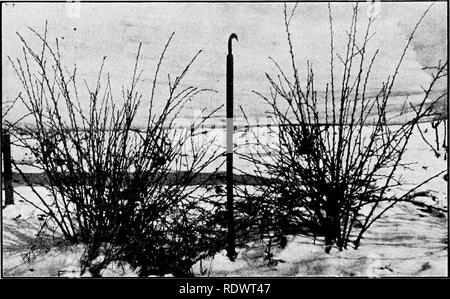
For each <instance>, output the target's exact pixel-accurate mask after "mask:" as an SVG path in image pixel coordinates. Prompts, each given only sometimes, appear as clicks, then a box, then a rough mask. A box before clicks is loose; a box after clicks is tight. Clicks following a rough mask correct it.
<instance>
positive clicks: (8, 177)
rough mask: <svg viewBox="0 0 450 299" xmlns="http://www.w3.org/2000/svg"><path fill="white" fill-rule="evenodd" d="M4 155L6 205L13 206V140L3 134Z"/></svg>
mask: <svg viewBox="0 0 450 299" xmlns="http://www.w3.org/2000/svg"><path fill="white" fill-rule="evenodd" d="M2 154H3V184H4V187H5V205H13V204H14V193H13V187H12V167H11V138H10V135H9V134H3V133H2Z"/></svg>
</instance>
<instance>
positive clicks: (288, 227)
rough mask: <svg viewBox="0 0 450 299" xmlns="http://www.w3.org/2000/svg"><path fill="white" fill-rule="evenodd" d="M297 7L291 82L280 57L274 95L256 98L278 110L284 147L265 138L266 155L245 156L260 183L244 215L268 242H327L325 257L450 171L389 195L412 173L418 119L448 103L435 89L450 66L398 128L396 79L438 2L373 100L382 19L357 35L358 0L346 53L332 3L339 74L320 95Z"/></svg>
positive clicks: (356, 240) (356, 241) (440, 69)
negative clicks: (303, 64)
mask: <svg viewBox="0 0 450 299" xmlns="http://www.w3.org/2000/svg"><path fill="white" fill-rule="evenodd" d="M296 8H297V4H296V5H295V7H294V8H293V9H292V10H291V11H290V10H289V9H288V8H287V6H286V5H285V9H284V20H285V31H286V34H287V42H288V46H289V55H290V62H291V69H290V71H289V72H290V73H291V76H289V74H288V72H287V71H286V70H283V69H282V68H281V67H280V66H279V64H278V63H277V62H276V61H275V60H273V62H274V65H275V67H276V68H277V69H278V74H276V75H274V76H272V75H269V74H266V76H267V79H268V81H269V85H270V95H269V96H266V95H263V94H261V93H259V92H256V93H257V94H258V95H259V96H261V97H262V98H263V99H264V100H265V102H266V103H268V104H269V105H270V107H271V111H270V112H269V113H270V116H271V118H272V119H273V120H275V123H276V124H277V125H278V126H277V128H272V129H271V131H272V135H273V136H274V139H275V140H276V142H275V143H268V142H264V141H262V140H260V137H259V136H258V135H257V134H255V135H254V138H255V140H256V144H257V146H258V147H257V148H258V152H257V153H245V152H241V157H242V158H244V159H246V160H247V161H250V162H252V163H253V164H254V165H255V169H256V170H255V174H254V175H255V176H256V178H257V181H259V186H258V185H256V186H254V187H253V189H252V191H250V189H248V188H247V189H243V190H240V191H241V192H243V193H242V196H243V197H244V198H245V200H253V202H254V204H255V206H254V207H253V210H252V212H250V210H249V209H243V210H241V211H242V213H243V214H244V215H248V214H249V213H253V214H254V215H255V216H254V218H252V219H253V220H254V221H253V223H252V224H253V226H254V227H257V228H258V231H259V232H260V233H261V236H262V237H263V238H267V237H268V236H270V237H271V238H272V237H276V236H284V235H286V234H302V235H306V236H311V237H313V238H316V237H323V238H324V241H325V250H326V252H329V251H330V250H331V248H332V246H333V245H336V246H337V248H339V250H342V249H343V248H347V247H348V246H349V244H353V245H354V248H358V246H359V245H360V242H361V239H362V238H363V236H364V233H365V232H366V231H367V230H368V229H369V228H370V227H371V226H372V224H373V223H375V222H376V221H377V220H378V219H380V217H381V216H383V215H384V214H385V213H386V212H387V211H388V210H389V209H391V208H392V207H394V205H395V204H397V203H399V202H401V201H410V200H412V198H414V196H415V191H416V190H417V189H418V188H420V187H421V186H423V185H424V184H426V183H427V182H428V181H430V180H431V179H433V178H435V177H437V176H439V175H440V174H442V172H441V173H438V174H435V175H432V176H431V177H430V178H429V179H427V180H425V181H424V182H422V183H421V184H419V185H417V186H413V187H408V188H409V189H408V191H406V192H405V193H403V194H401V195H398V196H394V195H392V194H390V193H389V191H390V190H391V189H392V188H395V187H398V186H401V185H402V181H401V180H400V179H399V177H398V173H399V170H401V169H402V168H407V167H408V165H407V164H406V163H405V162H404V161H403V156H404V153H405V151H406V150H407V145H408V142H409V141H410V139H411V136H412V134H413V131H414V130H416V129H417V127H418V124H419V122H422V121H426V120H430V119H432V117H433V116H434V112H433V107H434V105H435V103H437V102H438V101H439V100H442V99H444V100H445V98H446V97H447V92H446V91H444V92H443V93H442V94H438V95H436V94H434V93H433V86H434V85H435V83H436V82H437V81H439V80H446V77H447V65H448V64H447V62H445V63H439V65H438V66H437V67H436V68H435V72H434V74H433V77H432V81H431V83H430V85H429V86H428V87H426V88H423V95H422V97H421V100H420V101H419V102H418V103H415V104H412V103H409V107H408V111H407V112H408V116H409V117H408V119H407V120H404V121H403V122H400V123H397V125H396V126H390V125H389V124H390V123H391V124H392V122H394V121H395V119H396V118H395V117H396V116H398V115H395V114H394V115H393V114H392V113H391V114H389V112H391V111H389V104H390V103H391V102H392V101H390V99H391V98H392V96H393V91H394V83H395V81H396V79H397V77H398V76H399V72H400V66H401V64H402V61H403V59H404V57H405V53H406V52H407V50H408V48H409V45H410V43H411V40H412V39H413V37H414V34H415V32H416V30H417V28H418V27H419V25H420V23H421V21H422V19H423V18H424V17H425V15H426V13H427V12H428V10H429V9H430V8H431V6H430V7H429V8H428V9H427V10H426V11H425V12H424V14H423V15H422V17H421V18H420V20H419V21H418V22H417V24H416V25H415V27H414V28H413V30H412V32H411V34H410V35H409V37H408V39H407V42H406V45H405V47H404V49H403V52H402V54H401V57H399V60H398V63H397V65H396V68H395V71H394V73H393V74H392V75H391V76H390V77H388V78H387V79H386V81H384V83H383V84H382V85H381V86H380V87H379V89H378V92H377V93H376V94H375V95H374V96H370V95H369V94H368V92H367V90H368V86H369V85H370V84H371V83H370V75H371V72H372V68H373V67H374V66H375V65H376V58H377V55H378V50H376V51H375V52H373V53H371V54H370V53H369V52H368V47H367V45H368V43H369V42H370V39H371V37H372V32H371V26H372V24H373V22H374V21H375V16H374V15H373V14H372V16H371V17H369V19H368V23H367V27H366V28H365V32H363V33H362V35H361V34H360V33H359V32H358V30H357V28H358V27H357V24H358V19H359V15H358V13H359V10H358V4H356V5H355V6H354V7H353V14H352V18H351V24H350V27H349V29H348V31H347V40H346V52H345V53H344V55H342V56H340V55H338V54H337V53H336V52H335V48H334V40H333V39H334V30H333V16H332V9H331V7H330V5H328V8H329V9H328V10H329V23H330V35H331V42H330V60H329V61H330V70H331V71H330V77H329V82H328V83H327V85H326V87H325V93H324V94H323V95H321V94H320V92H318V90H317V86H316V84H315V78H314V70H313V67H312V66H311V64H310V63H309V62H308V64H307V68H306V80H305V81H303V82H302V80H301V79H300V74H299V69H298V66H297V64H296V60H295V58H296V57H295V54H296V53H295V51H294V45H293V43H292V39H291V27H290V24H291V20H292V17H293V16H294V14H295V10H296ZM336 60H338V61H336ZM337 63H340V64H342V67H343V70H342V73H341V74H340V75H341V77H339V75H338V74H337V73H336V71H335V70H336V64H337ZM283 107H287V108H286V109H284V108H283ZM390 115H391V116H390ZM249 174H251V173H249ZM248 225H250V224H248Z"/></svg>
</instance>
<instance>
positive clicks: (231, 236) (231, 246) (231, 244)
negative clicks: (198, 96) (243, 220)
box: [226, 33, 238, 261]
mask: <svg viewBox="0 0 450 299" xmlns="http://www.w3.org/2000/svg"><path fill="white" fill-rule="evenodd" d="M233 38H235V39H236V40H237V39H238V38H237V36H236V34H234V33H233V34H231V35H230V37H229V38H228V54H227V92H226V97H227V102H226V109H227V163H226V164H227V218H228V219H227V220H228V236H227V243H228V244H227V256H228V258H229V259H230V260H231V261H234V259H235V258H236V256H237V253H236V250H235V238H236V231H235V227H234V207H233V205H234V203H233V151H234V150H233V147H234V144H233V134H234V125H233V53H232V48H231V46H232V43H231V42H232V40H233Z"/></svg>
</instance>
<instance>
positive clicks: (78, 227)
mask: <svg viewBox="0 0 450 299" xmlns="http://www.w3.org/2000/svg"><path fill="white" fill-rule="evenodd" d="M30 30H31V32H32V33H33V35H34V36H35V37H36V38H37V39H38V41H40V43H41V48H38V49H33V48H31V47H30V46H29V43H28V42H27V40H26V39H25V38H23V37H22V36H21V35H19V38H20V40H21V42H22V45H23V56H22V58H21V59H19V58H17V59H14V60H13V59H11V58H10V61H11V64H12V65H13V67H14V70H15V72H16V74H17V76H18V79H19V80H20V82H21V83H22V87H23V92H22V93H21V94H19V96H18V98H19V99H20V100H21V102H22V103H23V104H24V105H25V107H26V108H27V110H28V112H29V113H30V114H31V117H32V121H31V124H29V125H20V126H19V125H17V126H14V127H13V130H12V132H14V136H15V138H16V139H17V140H18V141H17V146H21V147H23V148H25V149H27V150H29V151H31V153H32V155H33V156H34V157H35V159H36V163H35V165H34V167H36V168H37V169H38V170H40V171H42V172H44V173H45V175H46V177H47V183H46V184H44V186H43V187H44V188H45V189H46V190H48V192H49V194H50V197H49V198H44V197H43V196H42V193H41V192H39V191H38V190H37V189H36V187H37V185H36V184H35V183H32V182H30V181H29V180H28V179H27V177H26V175H25V174H24V173H23V171H22V170H21V167H20V165H19V164H18V163H14V165H15V169H16V170H17V171H18V172H19V173H20V174H21V175H22V177H23V179H24V180H25V181H26V182H28V184H29V185H30V187H31V188H32V190H33V191H34V193H35V194H36V195H37V196H38V197H39V199H40V204H35V203H32V204H33V205H35V207H36V208H37V209H39V210H41V211H42V213H44V214H45V215H46V216H47V217H48V218H49V219H51V221H52V223H53V224H54V225H55V226H57V228H58V229H59V232H60V233H61V234H62V235H63V236H64V237H65V239H67V240H69V241H70V242H72V243H83V244H86V246H87V249H88V250H87V252H86V254H85V256H84V257H83V261H82V262H83V266H84V269H89V271H90V272H91V273H92V274H93V275H94V276H99V275H101V271H102V270H103V269H104V268H105V267H106V266H107V265H108V264H109V263H111V262H114V261H126V262H128V263H130V264H131V265H132V266H134V267H135V268H139V269H140V273H141V275H150V274H155V275H164V274H166V273H173V274H175V275H181V276H182V275H189V274H190V267H191V265H192V264H194V263H195V262H196V261H197V260H198V259H199V258H201V257H202V256H204V255H208V254H212V253H213V252H215V250H218V249H220V246H221V245H220V242H221V241H220V240H221V238H220V237H217V235H215V233H214V232H215V231H216V230H217V225H216V223H214V221H215V220H214V217H212V215H213V212H214V211H215V209H216V205H214V198H212V197H211V196H210V195H207V194H206V193H205V192H204V190H203V187H202V185H203V182H204V181H205V180H208V178H209V177H205V176H202V177H201V176H199V175H200V173H202V172H203V171H204V170H205V168H207V167H208V166H212V165H213V163H216V162H219V163H220V161H219V160H218V159H220V156H221V153H220V152H219V148H214V147H213V146H211V144H214V138H212V139H211V138H210V139H203V140H201V139H199V138H196V136H197V135H198V128H199V127H200V126H201V125H202V124H203V123H204V122H205V121H206V120H207V119H208V118H210V117H211V116H212V115H213V114H214V113H215V112H216V111H217V110H218V109H219V108H220V107H219V108H217V109H215V110H213V111H212V112H211V111H210V112H209V113H206V110H203V115H202V118H198V119H195V120H194V121H193V123H192V126H191V128H190V129H189V130H183V129H177V128H176V127H175V121H176V119H177V116H178V115H179V113H180V111H181V110H182V109H183V108H184V106H185V104H186V102H187V101H190V100H191V99H194V98H195V97H196V96H197V95H198V94H199V93H204V92H212V90H208V89H199V88H197V87H194V86H187V87H186V85H185V84H184V78H185V76H186V74H187V73H188V71H189V68H190V67H191V65H192V64H193V63H194V61H195V60H196V58H197V57H198V55H199V54H200V52H201V51H199V52H198V53H197V54H196V55H195V56H194V57H193V58H192V60H191V61H189V62H188V63H187V65H186V66H185V67H184V68H183V69H182V71H181V72H180V73H179V74H178V75H177V76H176V77H175V80H173V78H171V76H170V75H168V85H169V86H168V94H167V98H166V99H165V102H164V103H163V104H164V106H163V107H162V110H161V112H156V111H155V94H156V92H155V90H156V88H157V82H158V77H159V73H160V66H161V64H162V63H163V61H164V58H165V54H166V50H167V49H168V47H169V45H170V43H171V40H172V37H173V34H172V35H171V36H170V38H169V40H168V42H167V43H166V45H165V47H164V49H163V51H162V53H161V55H160V58H159V61H158V64H157V67H156V70H155V74H154V78H153V83H152V85H151V93H150V94H147V95H143V94H141V93H140V92H138V90H137V87H138V83H139V82H140V76H141V74H142V72H141V71H140V70H139V58H140V53H141V45H139V49H138V51H137V55H136V59H135V63H134V67H133V68H132V78H131V81H130V83H129V85H128V87H127V88H122V102H123V104H119V101H118V100H117V99H116V98H114V99H113V94H112V88H111V81H110V77H109V75H108V74H106V75H105V74H104V71H103V69H104V65H105V59H103V61H102V63H101V66H100V70H99V73H98V79H97V81H96V82H95V85H94V86H93V87H89V85H88V83H87V82H84V83H85V86H86V88H87V92H88V95H89V100H88V101H86V99H84V102H88V103H89V107H88V109H87V111H84V110H83V107H82V105H81V101H80V97H81V92H80V90H79V88H78V82H79V80H78V77H77V68H76V67H74V68H73V69H72V70H69V69H68V68H66V66H65V64H64V61H63V58H62V55H61V49H60V43H59V40H58V39H56V43H55V44H54V45H52V44H50V42H49V41H48V37H47V25H46V27H45V32H44V34H43V35H41V34H40V33H38V32H36V31H35V30H33V29H30ZM144 103H145V105H144ZM140 109H148V114H147V124H146V126H144V128H143V129H136V128H135V127H134V126H133V123H134V120H135V117H136V114H137V111H138V110H140ZM64 113H66V114H64ZM66 115H67V116H66ZM219 167H220V165H219ZM217 168H218V167H217ZM217 168H215V171H216V170H217ZM215 171H213V173H212V174H214V173H215ZM18 195H19V196H20V194H18ZM24 200H27V199H26V198H24Z"/></svg>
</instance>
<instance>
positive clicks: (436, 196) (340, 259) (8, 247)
mask: <svg viewBox="0 0 450 299" xmlns="http://www.w3.org/2000/svg"><path fill="white" fill-rule="evenodd" d="M421 127H422V131H423V132H425V131H426V133H424V134H425V136H426V137H427V139H428V140H429V142H430V143H431V144H433V142H434V130H432V128H431V125H430V124H422V125H421ZM440 132H441V134H440V136H441V143H442V133H443V131H442V127H441V131H440ZM215 134H221V133H220V132H219V131H217V132H216V133H215ZM244 139H245V138H244ZM235 142H237V143H240V142H241V141H239V140H235ZM440 153H441V155H440V156H439V157H436V156H435V155H434V153H433V152H432V150H431V149H430V148H429V146H428V145H427V144H426V143H425V142H424V141H423V140H422V138H421V137H420V134H418V133H417V132H415V133H414V135H413V138H412V139H411V142H410V144H409V146H408V150H407V152H406V155H405V162H411V163H413V164H411V165H410V168H409V169H404V170H403V171H402V172H401V173H400V175H402V176H403V178H404V181H405V185H403V186H402V187H401V188H400V187H399V188H398V189H397V190H393V192H394V193H396V192H404V191H402V188H403V189H405V188H408V187H410V186H414V185H415V184H418V183H420V182H421V181H423V180H424V179H426V178H427V177H431V176H432V175H434V174H436V173H438V172H440V171H442V170H446V169H447V160H445V159H444V151H443V150H442V148H441V150H440ZM20 157H23V158H24V159H25V155H24V154H23V153H22V154H20V153H19V154H18V151H13V158H16V159H19V160H20ZM27 159H28V158H27ZM237 167H247V168H248V167H250V166H249V165H247V164H245V163H243V162H242V161H239V160H238V161H237ZM406 183H408V184H410V185H407V184H406ZM38 188H39V189H38V191H39V193H40V194H41V196H43V197H45V196H47V193H46V191H45V189H44V188H42V187H38ZM447 188H448V182H447V181H446V180H445V179H444V177H443V175H441V176H439V177H437V178H436V179H434V180H432V181H430V182H428V183H427V184H425V185H424V186H423V187H422V188H420V190H423V191H429V195H427V196H424V197H421V198H416V199H415V201H416V203H415V204H411V203H399V204H397V206H396V207H395V208H393V209H392V210H390V211H389V212H388V213H386V214H385V215H384V216H383V217H382V218H381V219H380V220H379V221H378V222H377V223H376V224H374V225H373V226H372V227H371V229H369V231H368V232H367V234H366V236H365V238H364V239H363V240H362V243H361V246H360V248H359V249H358V250H354V249H351V248H350V249H348V250H344V251H341V252H339V251H338V250H336V249H333V250H332V251H331V253H330V254H326V253H325V252H324V248H323V246H321V244H320V241H317V242H316V244H314V243H313V240H310V239H308V238H305V237H301V236H288V243H287V246H286V247H285V248H284V249H281V248H277V249H275V250H274V251H273V253H274V257H273V261H272V262H271V263H270V265H269V263H268V260H266V259H265V256H266V254H265V252H264V249H265V247H264V244H262V243H259V242H251V243H248V244H246V246H245V247H244V248H238V252H239V254H238V257H237V259H236V261H235V262H230V261H229V260H228V259H227V257H226V254H225V252H220V253H217V254H216V255H215V256H214V258H208V259H205V260H203V261H201V262H199V263H197V264H196V265H194V267H193V272H194V273H195V275H197V276H210V277H214V276H447V273H448V269H447V265H448V213H447V209H448V208H447V207H448V204H447V203H448V194H447ZM15 191H16V192H17V193H19V194H21V195H22V196H24V198H26V199H27V201H30V202H33V203H37V202H38V198H37V197H36V195H34V194H33V192H32V191H31V189H30V188H29V187H27V186H15ZM2 192H3V191H2ZM2 198H4V193H2ZM423 203H425V204H426V205H427V206H426V207H425V206H423V205H422V204H423ZM42 219H43V218H42V215H41V212H40V211H39V210H37V209H36V208H35V207H33V206H32V205H30V204H28V203H26V201H24V200H23V199H22V198H21V197H20V196H18V195H17V194H16V196H15V204H14V205H10V206H7V207H6V208H4V209H3V210H2V224H3V226H2V229H3V230H2V233H3V244H2V252H3V275H5V276H45V277H47V276H52V277H54V276H75V277H79V276H80V275H81V272H80V271H81V267H80V258H81V257H82V255H83V252H84V249H85V248H84V246H82V245H77V246H73V245H69V244H67V243H66V242H64V240H62V239H61V238H60V237H58V234H57V233H56V234H49V235H47V236H46V235H44V236H42V237H41V238H38V239H37V241H36V237H35V235H36V233H37V232H38V230H39V227H40V225H41V224H42V221H43V220H42ZM31 249H34V250H31ZM102 274H103V276H136V275H137V271H136V270H135V271H133V270H132V269H131V268H130V267H129V266H128V265H118V264H114V265H110V266H109V267H108V269H106V270H105V271H104V272H103V273H102ZM83 275H84V276H86V275H88V272H86V273H84V274H83Z"/></svg>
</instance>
